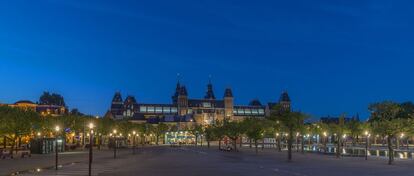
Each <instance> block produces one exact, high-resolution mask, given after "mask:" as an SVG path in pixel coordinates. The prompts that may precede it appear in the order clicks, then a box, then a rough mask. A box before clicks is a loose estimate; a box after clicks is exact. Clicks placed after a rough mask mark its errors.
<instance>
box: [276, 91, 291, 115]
mask: <svg viewBox="0 0 414 176" xmlns="http://www.w3.org/2000/svg"><path fill="white" fill-rule="evenodd" d="M279 104H280V106H281V107H282V111H290V110H291V106H290V105H291V103H290V97H289V94H288V93H287V91H284V92H283V93H282V94H281V95H280V98H279Z"/></svg>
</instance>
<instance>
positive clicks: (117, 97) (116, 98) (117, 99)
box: [112, 92, 122, 103]
mask: <svg viewBox="0 0 414 176" xmlns="http://www.w3.org/2000/svg"><path fill="white" fill-rule="evenodd" d="M117 102H122V96H121V92H115V95H114V97H113V98H112V103H117Z"/></svg>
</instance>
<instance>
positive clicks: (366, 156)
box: [365, 136, 368, 160]
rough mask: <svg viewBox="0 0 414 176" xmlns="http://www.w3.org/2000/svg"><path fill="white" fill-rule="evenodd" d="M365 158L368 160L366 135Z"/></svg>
mask: <svg viewBox="0 0 414 176" xmlns="http://www.w3.org/2000/svg"><path fill="white" fill-rule="evenodd" d="M365 160H368V136H367V137H366V141H365Z"/></svg>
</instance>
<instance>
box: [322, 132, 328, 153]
mask: <svg viewBox="0 0 414 176" xmlns="http://www.w3.org/2000/svg"><path fill="white" fill-rule="evenodd" d="M323 136H324V138H323V143H324V148H325V149H324V151H323V152H324V153H326V152H327V151H326V150H327V144H326V143H327V140H328V138H327V137H328V134H327V133H326V132H323Z"/></svg>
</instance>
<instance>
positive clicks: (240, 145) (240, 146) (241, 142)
mask: <svg viewBox="0 0 414 176" xmlns="http://www.w3.org/2000/svg"><path fill="white" fill-rule="evenodd" d="M239 139H240V141H239V148H242V145H243V137H242V136H240V138H239Z"/></svg>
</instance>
